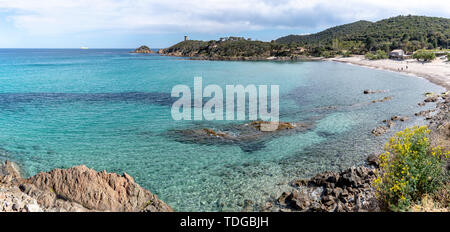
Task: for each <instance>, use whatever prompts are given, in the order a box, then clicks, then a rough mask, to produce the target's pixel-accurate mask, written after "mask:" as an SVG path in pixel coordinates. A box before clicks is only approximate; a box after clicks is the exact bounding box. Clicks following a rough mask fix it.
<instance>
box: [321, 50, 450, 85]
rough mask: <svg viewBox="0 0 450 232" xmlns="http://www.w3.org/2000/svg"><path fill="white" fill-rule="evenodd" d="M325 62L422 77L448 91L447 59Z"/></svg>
mask: <svg viewBox="0 0 450 232" xmlns="http://www.w3.org/2000/svg"><path fill="white" fill-rule="evenodd" d="M327 60H331V61H337V62H343V63H350V64H355V65H361V66H366V67H371V68H377V69H383V70H390V71H395V72H400V73H405V74H410V75H415V76H419V77H423V78H425V79H427V80H429V81H430V82H432V83H434V84H437V85H440V86H443V87H445V88H446V89H447V90H450V62H449V61H447V58H445V59H441V58H440V57H438V58H436V59H435V60H434V61H432V62H425V63H423V62H419V61H417V60H414V59H408V60H391V59H383V60H368V59H365V58H364V56H362V55H358V56H356V55H355V56H352V57H337V58H330V59H327Z"/></svg>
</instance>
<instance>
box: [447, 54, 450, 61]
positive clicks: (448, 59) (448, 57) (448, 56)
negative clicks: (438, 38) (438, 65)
mask: <svg viewBox="0 0 450 232" xmlns="http://www.w3.org/2000/svg"><path fill="white" fill-rule="evenodd" d="M447 61H450V53H449V54H448V55H447Z"/></svg>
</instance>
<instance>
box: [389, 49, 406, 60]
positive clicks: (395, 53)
mask: <svg viewBox="0 0 450 232" xmlns="http://www.w3.org/2000/svg"><path fill="white" fill-rule="evenodd" d="M406 57H407V56H406V53H405V51H403V50H402V49H395V50H392V51H391V52H389V58H390V59H404V58H406Z"/></svg>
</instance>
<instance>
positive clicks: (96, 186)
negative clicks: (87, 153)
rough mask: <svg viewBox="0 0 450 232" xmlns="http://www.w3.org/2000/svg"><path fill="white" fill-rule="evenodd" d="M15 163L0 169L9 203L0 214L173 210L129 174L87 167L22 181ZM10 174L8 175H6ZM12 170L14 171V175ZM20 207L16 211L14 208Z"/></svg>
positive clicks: (38, 175) (2, 184) (2, 183)
mask: <svg viewBox="0 0 450 232" xmlns="http://www.w3.org/2000/svg"><path fill="white" fill-rule="evenodd" d="M12 164H13V163H12V162H6V163H5V164H4V165H3V166H2V168H0V170H2V171H1V173H2V176H1V178H0V188H1V189H2V190H4V191H0V192H2V193H4V194H3V195H2V194H0V198H5V199H10V200H8V201H5V202H11V203H5V205H6V206H4V207H3V208H1V207H0V211H19V212H21V211H47V212H84V211H119V212H138V211H144V212H171V211H173V209H172V208H171V207H170V206H168V205H167V204H165V203H164V202H163V201H161V200H160V199H158V197H157V196H156V195H154V194H152V193H151V192H149V191H148V190H146V189H144V188H142V187H141V186H139V185H138V184H137V183H135V182H134V179H133V178H132V177H131V176H129V175H128V174H126V173H124V174H123V175H122V176H120V175H118V174H115V173H107V172H106V171H103V172H97V171H95V170H93V169H89V168H87V167H86V166H76V167H72V168H69V169H54V170H53V171H51V172H45V173H44V172H41V173H39V174H37V175H35V176H33V177H31V178H29V179H22V178H20V174H19V173H18V172H14V170H15V169H12V167H14V165H12ZM5 170H7V171H5ZM11 170H12V171H11ZM14 204H17V205H16V206H17V207H13V205H14Z"/></svg>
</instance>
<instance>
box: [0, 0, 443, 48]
mask: <svg viewBox="0 0 450 232" xmlns="http://www.w3.org/2000/svg"><path fill="white" fill-rule="evenodd" d="M408 14H411V15H425V16H435V17H445V18H450V1H449V0H426V1H425V0H395V1H392V0H376V1H375V0H370V1H369V0H335V1H333V0H328V1H325V0H209V1H206V0H164V1H161V0H0V48H79V47H81V46H87V47H89V48H135V47H138V46H140V45H144V44H145V45H148V46H150V47H152V48H165V47H168V46H170V45H173V44H175V43H177V42H179V41H181V40H183V36H184V35H188V36H189V38H190V39H198V40H210V39H218V38H220V37H225V36H243V37H246V38H248V37H250V38H252V39H257V40H262V41H270V40H273V39H277V38H279V37H282V36H285V35H289V34H308V33H315V32H319V31H321V30H324V29H326V28H328V27H332V26H337V25H341V24H345V23H351V22H354V21H358V20H369V21H377V20H380V19H384V18H388V17H393V16H397V15H408Z"/></svg>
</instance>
